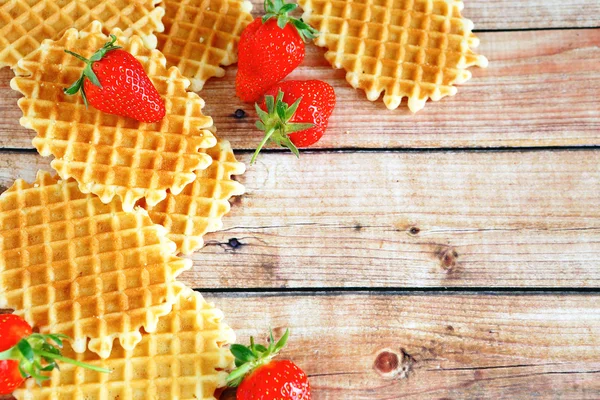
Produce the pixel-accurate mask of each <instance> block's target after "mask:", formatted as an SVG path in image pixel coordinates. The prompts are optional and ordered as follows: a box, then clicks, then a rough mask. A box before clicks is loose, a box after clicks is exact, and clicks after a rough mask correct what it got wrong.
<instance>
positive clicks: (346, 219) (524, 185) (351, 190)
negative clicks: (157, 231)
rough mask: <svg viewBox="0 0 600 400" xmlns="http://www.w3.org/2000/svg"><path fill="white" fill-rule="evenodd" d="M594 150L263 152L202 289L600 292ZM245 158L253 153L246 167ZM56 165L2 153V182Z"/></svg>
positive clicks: (211, 252)
mask: <svg viewBox="0 0 600 400" xmlns="http://www.w3.org/2000/svg"><path fill="white" fill-rule="evenodd" d="M597 154H598V153H597V152H594V151H591V150H590V151H587V150H586V151H584V150H580V151H536V152H489V151H487V152H473V151H468V152H437V151H435V152H424V153H423V152H358V153H356V152H342V153H335V152H325V153H320V152H319V153H312V154H306V153H305V154H302V156H301V158H300V159H299V160H298V159H296V158H295V157H293V156H292V155H291V154H287V153H269V154H263V155H262V156H261V158H259V162H258V163H257V164H256V165H255V166H252V167H250V168H249V169H248V171H247V172H246V174H245V175H243V176H241V177H240V178H239V180H240V181H241V182H242V183H243V184H244V185H245V186H246V189H247V194H246V195H244V196H242V197H241V198H237V199H236V200H234V205H233V208H232V212H231V213H230V215H229V216H227V217H226V218H225V219H224V223H225V226H224V231H222V232H219V233H216V234H212V235H208V236H207V237H206V243H207V247H205V248H204V249H203V250H202V251H200V252H198V253H195V254H194V255H193V256H192V257H193V259H194V261H195V267H194V269H193V270H191V271H188V272H186V273H184V275H183V278H182V279H184V280H186V281H187V282H188V283H189V284H191V285H193V286H194V287H203V288H222V287H227V288H247V287H256V288H258V287H269V288H284V287H323V288H332V287H333V288H335V287H432V288H436V287H462V286H469V287H515V288H518V287H600V209H599V208H598V207H597V205H598V204H600V164H599V163H598V157H597ZM240 158H241V160H242V161H244V162H248V158H249V154H244V155H243V156H242V157H240ZM47 165H48V160H45V159H42V158H41V157H39V156H38V155H37V154H34V153H15V152H5V153H0V185H4V186H8V185H10V183H11V182H12V181H13V180H14V179H15V178H17V177H23V178H25V179H27V180H33V178H34V176H35V171H36V170H37V169H38V168H48V167H47Z"/></svg>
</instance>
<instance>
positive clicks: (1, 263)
mask: <svg viewBox="0 0 600 400" xmlns="http://www.w3.org/2000/svg"><path fill="white" fill-rule="evenodd" d="M166 234H167V233H166V231H165V229H164V228H163V227H161V226H159V225H155V224H153V223H152V221H151V220H150V218H149V217H148V214H147V212H146V211H145V210H142V209H136V210H135V211H133V212H124V211H122V208H121V204H120V202H119V201H118V200H116V199H115V201H113V202H112V203H110V204H104V203H102V202H101V201H100V199H99V198H98V197H97V196H94V195H90V194H87V195H86V194H83V193H81V192H80V191H79V189H78V188H77V183H76V182H73V181H68V182H65V181H59V180H58V179H57V178H54V177H52V176H50V174H49V173H47V172H39V173H38V176H37V179H36V181H35V182H34V183H33V184H28V183H26V182H24V181H23V180H17V181H16V182H15V183H14V185H13V186H12V187H11V188H10V189H8V190H7V191H5V192H4V193H3V194H2V195H1V196H0V308H12V309H14V310H15V313H16V314H18V315H21V316H22V317H23V318H24V319H25V320H26V321H27V322H28V323H29V324H31V325H32V326H34V327H37V328H39V330H40V332H42V333H64V334H66V335H69V336H71V337H72V338H73V339H74V341H73V348H74V350H75V351H76V352H80V353H81V352H84V351H85V350H86V345H87V347H88V348H89V349H90V350H91V351H93V352H95V353H98V354H99V355H101V356H102V357H107V356H108V355H109V354H110V351H111V347H112V345H113V341H114V339H116V338H118V339H119V340H120V343H121V346H123V347H124V348H126V349H129V350H131V349H133V347H134V346H135V345H136V344H137V343H138V342H139V341H140V340H141V334H140V332H139V329H140V327H144V329H146V330H147V331H154V330H155V329H156V324H157V322H158V318H159V317H160V316H162V315H165V314H167V313H168V312H169V311H170V310H171V307H172V305H173V303H174V302H175V301H176V299H177V295H178V293H179V292H180V291H181V290H182V288H183V285H182V284H180V283H177V282H175V277H176V276H177V275H178V274H179V273H181V272H182V271H184V270H186V269H188V268H190V267H191V262H190V261H189V260H185V259H182V258H178V257H175V256H174V255H173V254H174V252H175V244H174V243H173V242H171V241H170V240H168V239H167V237H166ZM88 338H89V339H90V341H89V344H88V343H87V339H88Z"/></svg>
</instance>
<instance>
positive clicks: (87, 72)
mask: <svg viewBox="0 0 600 400" xmlns="http://www.w3.org/2000/svg"><path fill="white" fill-rule="evenodd" d="M116 41H117V37H116V36H115V35H110V40H109V41H108V42H106V43H105V44H104V46H102V48H100V49H99V50H98V51H96V52H95V53H94V54H92V56H91V57H90V58H89V59H87V58H85V57H83V56H81V55H79V54H77V53H74V52H72V51H71V50H66V49H65V53H67V54H70V55H72V56H73V57H75V58H77V59H78V60H81V61H83V62H84V63H85V67H84V68H83V73H82V74H81V77H79V79H77V81H75V83H73V84H72V85H71V86H70V87H69V88H67V89H64V92H65V94H68V95H73V94H76V93H77V92H81V96H82V97H83V102H84V103H85V106H86V107H87V106H88V101H87V97H86V95H85V90H84V88H83V82H84V80H85V78H88V79H89V80H90V82H92V83H93V84H94V85H96V86H98V87H102V84H101V83H100V81H99V80H98V77H97V76H96V74H95V73H94V71H93V70H92V64H93V63H94V62H96V61H100V60H101V59H102V58H103V57H104V56H105V55H106V53H108V52H109V51H111V50H116V49H120V48H121V46H115V42H116Z"/></svg>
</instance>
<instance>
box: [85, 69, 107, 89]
mask: <svg viewBox="0 0 600 400" xmlns="http://www.w3.org/2000/svg"><path fill="white" fill-rule="evenodd" d="M83 76H85V77H86V78H88V79H89V80H90V82H92V83H93V84H94V85H96V86H98V87H100V88H101V87H102V84H101V83H100V81H99V80H98V77H97V76H96V74H95V73H94V71H92V65H91V64H88V65H86V66H85V68H84V69H83Z"/></svg>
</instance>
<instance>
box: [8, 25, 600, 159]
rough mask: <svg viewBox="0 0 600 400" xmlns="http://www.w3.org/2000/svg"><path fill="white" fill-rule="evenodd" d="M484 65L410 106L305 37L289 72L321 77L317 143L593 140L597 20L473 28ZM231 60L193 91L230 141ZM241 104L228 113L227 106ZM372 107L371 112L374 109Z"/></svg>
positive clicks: (17, 136) (247, 123) (13, 112)
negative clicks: (329, 88)
mask: <svg viewBox="0 0 600 400" xmlns="http://www.w3.org/2000/svg"><path fill="white" fill-rule="evenodd" d="M480 36H481V41H482V45H481V49H480V51H481V53H482V54H485V55H487V56H488V57H489V59H490V66H489V68H488V69H486V70H482V69H477V68H473V69H472V72H473V75H474V77H473V79H472V80H470V81H469V82H467V83H466V84H464V85H462V86H461V87H460V88H459V92H458V94H457V95H456V96H454V97H452V98H446V99H444V100H442V101H440V102H430V103H428V104H427V106H426V107H425V109H424V110H423V111H420V112H419V113H417V114H416V115H413V114H411V113H410V112H409V111H408V109H407V107H406V106H405V105H402V106H401V107H400V108H399V109H397V110H395V111H390V110H387V109H386V108H385V106H384V105H383V102H381V101H378V102H375V103H372V102H369V101H367V100H366V97H365V95H364V93H363V92H361V91H357V90H354V89H352V88H351V87H350V86H349V85H348V84H347V83H346V80H345V78H344V76H345V74H344V72H343V71H339V70H338V71H334V70H333V69H331V67H330V66H329V64H328V63H327V62H326V60H325V59H324V57H323V56H322V55H323V50H321V49H318V48H316V47H315V46H312V45H311V46H308V54H307V57H306V60H305V62H304V64H303V66H302V67H300V68H299V69H297V70H296V71H294V73H293V74H292V75H291V76H290V78H316V79H323V80H326V81H328V82H330V83H331V84H332V85H333V86H334V87H335V90H336V93H337V97H338V105H337V107H336V110H335V111H334V114H333V116H332V119H331V121H330V127H329V129H328V131H327V134H326V135H325V137H324V138H323V139H322V140H321V141H320V142H319V143H318V144H317V145H316V146H315V147H320V148H328V149H332V148H392V147H407V148H417V147H425V148H435V147H523V146H575V145H600V103H599V102H598V101H597V94H598V93H599V92H600V29H584V30H566V31H528V32H489V33H482V34H481V35H480ZM235 71H236V68H235V67H231V68H228V69H227V75H226V77H225V78H224V79H213V80H211V81H209V82H208V83H207V85H206V88H205V89H204V90H203V91H202V92H201V93H200V95H201V96H202V97H203V98H205V100H206V103H207V106H206V112H207V113H208V114H209V115H211V116H212V117H213V118H214V120H215V123H216V126H217V128H218V130H219V132H220V135H221V136H223V137H225V138H227V139H229V140H230V141H231V142H232V145H233V148H234V149H252V148H255V147H256V145H257V143H258V142H259V141H260V133H259V132H258V131H257V130H256V129H255V128H254V122H255V120H256V116H255V113H254V111H253V109H252V107H251V106H249V105H247V104H243V103H241V102H240V101H239V100H238V99H237V98H236V97H235V90H234V80H235ZM11 76H12V72H11V71H10V70H8V69H4V70H0V115H2V118H0V148H31V139H32V137H33V133H32V131H29V130H26V129H24V128H22V127H20V126H19V123H18V119H19V117H20V116H21V112H20V110H19V109H18V107H17V105H16V102H17V99H18V98H19V96H20V95H19V94H18V93H16V92H14V91H12V90H11V89H10V87H9V80H10V78H11ZM238 108H242V109H244V110H246V111H247V112H248V117H247V118H244V119H242V120H238V119H235V118H233V113H234V112H235V110H236V109H238ZM373 115H377V118H376V119H374V118H373Z"/></svg>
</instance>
